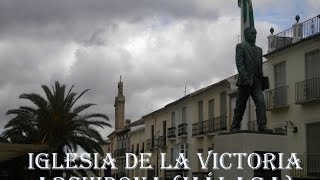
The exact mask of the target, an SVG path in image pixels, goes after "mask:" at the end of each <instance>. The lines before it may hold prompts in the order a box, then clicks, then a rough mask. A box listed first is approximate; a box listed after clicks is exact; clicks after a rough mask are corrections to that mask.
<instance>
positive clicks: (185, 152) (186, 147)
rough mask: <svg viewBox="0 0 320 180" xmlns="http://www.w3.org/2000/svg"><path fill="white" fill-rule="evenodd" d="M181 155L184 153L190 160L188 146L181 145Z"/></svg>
mask: <svg viewBox="0 0 320 180" xmlns="http://www.w3.org/2000/svg"><path fill="white" fill-rule="evenodd" d="M180 153H184V156H185V157H186V158H188V144H180Z"/></svg>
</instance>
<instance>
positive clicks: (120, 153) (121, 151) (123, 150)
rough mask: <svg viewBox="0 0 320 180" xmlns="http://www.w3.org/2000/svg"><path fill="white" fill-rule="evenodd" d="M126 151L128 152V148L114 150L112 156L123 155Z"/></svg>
mask: <svg viewBox="0 0 320 180" xmlns="http://www.w3.org/2000/svg"><path fill="white" fill-rule="evenodd" d="M126 153H128V149H127V148H123V149H116V150H114V156H115V157H122V156H125V155H126Z"/></svg>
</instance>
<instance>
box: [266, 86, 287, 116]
mask: <svg viewBox="0 0 320 180" xmlns="http://www.w3.org/2000/svg"><path fill="white" fill-rule="evenodd" d="M266 106H267V107H266V108H267V110H271V109H275V108H280V107H287V106H288V86H282V87H278V88H275V89H271V90H267V91H266Z"/></svg>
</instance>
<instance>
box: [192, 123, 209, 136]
mask: <svg viewBox="0 0 320 180" xmlns="http://www.w3.org/2000/svg"><path fill="white" fill-rule="evenodd" d="M207 123H208V121H200V122H197V123H194V124H192V136H198V137H202V136H203V135H204V134H205V133H206V130H205V126H206V127H208V125H207Z"/></svg>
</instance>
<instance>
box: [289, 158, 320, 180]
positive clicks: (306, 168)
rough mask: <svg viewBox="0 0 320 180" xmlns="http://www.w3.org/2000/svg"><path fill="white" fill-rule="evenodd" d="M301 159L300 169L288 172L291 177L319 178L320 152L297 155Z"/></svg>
mask: <svg viewBox="0 0 320 180" xmlns="http://www.w3.org/2000/svg"><path fill="white" fill-rule="evenodd" d="M298 158H299V159H300V160H301V163H300V164H301V167H302V169H301V170H297V169H292V170H291V172H290V174H291V177H293V178H306V177H313V178H320V154H317V155H299V156H298Z"/></svg>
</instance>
